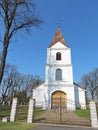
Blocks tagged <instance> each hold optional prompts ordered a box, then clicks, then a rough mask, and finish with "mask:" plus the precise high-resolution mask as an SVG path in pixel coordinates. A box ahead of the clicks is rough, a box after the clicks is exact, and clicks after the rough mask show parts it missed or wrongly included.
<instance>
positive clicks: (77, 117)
mask: <svg viewBox="0 0 98 130" xmlns="http://www.w3.org/2000/svg"><path fill="white" fill-rule="evenodd" d="M67 102H68V103H69V104H70V107H73V106H77V109H75V110H72V109H68V108H67V105H66V104H67ZM45 104H49V102H46V103H45ZM57 104H58V105H57ZM66 104H65V103H64V100H63V99H59V100H57V99H54V101H53V105H52V109H49V110H43V108H41V107H40V108H36V107H35V109H34V122H41V123H42V122H43V123H59V124H67V125H83V126H90V110H89V107H88V106H87V108H84V105H82V106H81V108H82V109H81V108H80V104H74V103H73V102H72V101H69V100H67V101H66ZM35 105H36V104H35ZM42 106H44V103H42Z"/></svg>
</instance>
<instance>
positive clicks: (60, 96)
mask: <svg viewBox="0 0 98 130" xmlns="http://www.w3.org/2000/svg"><path fill="white" fill-rule="evenodd" d="M51 105H52V108H59V107H63V108H65V107H66V94H65V93H64V92H62V91H56V92H53V93H52V104H51Z"/></svg>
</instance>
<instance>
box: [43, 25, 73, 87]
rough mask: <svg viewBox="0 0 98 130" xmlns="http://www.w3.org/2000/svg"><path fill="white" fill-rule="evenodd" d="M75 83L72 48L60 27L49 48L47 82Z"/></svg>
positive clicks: (46, 71)
mask: <svg viewBox="0 0 98 130" xmlns="http://www.w3.org/2000/svg"><path fill="white" fill-rule="evenodd" d="M58 83H59V84H73V69H72V64H71V49H70V47H69V46H68V45H67V43H66V42H65V40H64V38H63V35H62V33H61V30H60V28H57V30H56V33H55V36H54V39H53V41H52V42H51V44H50V45H49V47H48V48H47V61H46V69H45V84H48V85H49V84H58Z"/></svg>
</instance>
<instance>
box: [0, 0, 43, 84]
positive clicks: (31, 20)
mask: <svg viewBox="0 0 98 130" xmlns="http://www.w3.org/2000/svg"><path fill="white" fill-rule="evenodd" d="M41 22H42V19H41V18H40V17H38V16H37V14H36V12H35V4H34V2H33V0H0V24H1V27H2V28H3V32H2V33H3V38H2V39H0V42H1V43H2V53H1V61H0V84H1V81H2V77H3V73H4V67H5V64H6V56H7V51H8V47H9V44H10V43H11V39H12V38H13V37H14V36H15V34H16V33H18V32H19V31H21V30H22V31H23V30H25V31H26V32H27V33H29V32H30V29H31V27H34V26H35V27H37V26H38V25H39V24H40V23H41Z"/></svg>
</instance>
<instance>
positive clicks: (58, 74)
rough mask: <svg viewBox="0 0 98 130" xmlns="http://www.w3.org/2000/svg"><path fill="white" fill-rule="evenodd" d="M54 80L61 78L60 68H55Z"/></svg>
mask: <svg viewBox="0 0 98 130" xmlns="http://www.w3.org/2000/svg"><path fill="white" fill-rule="evenodd" d="M55 79H56V80H62V70H61V69H57V70H56V77H55Z"/></svg>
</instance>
